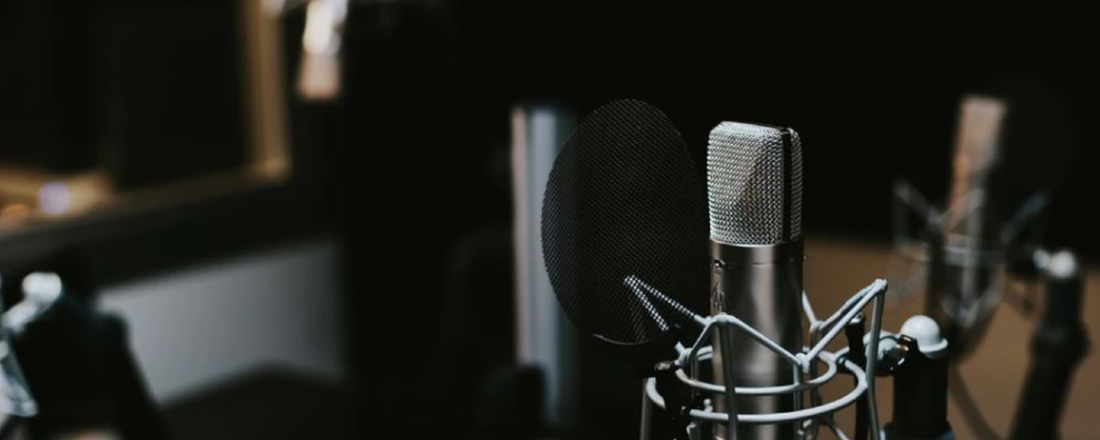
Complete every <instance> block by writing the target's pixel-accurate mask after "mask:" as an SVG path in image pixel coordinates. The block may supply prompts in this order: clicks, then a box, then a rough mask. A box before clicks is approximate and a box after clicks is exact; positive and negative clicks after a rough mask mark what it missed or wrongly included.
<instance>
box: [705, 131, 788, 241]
mask: <svg viewBox="0 0 1100 440" xmlns="http://www.w3.org/2000/svg"><path fill="white" fill-rule="evenodd" d="M707 193H708V196H709V199H710V204H709V205H710V236H711V240H713V241H715V242H718V243H723V244H729V245H769V244H777V243H782V242H787V241H791V240H796V239H798V238H800V237H801V236H802V144H801V141H800V139H799V137H798V133H796V132H795V131H794V130H791V129H787V128H776V127H768V126H762V125H753V124H743V123H739V122H723V123H721V124H718V126H717V127H715V128H714V130H711V132H710V144H709V146H708V148H707Z"/></svg>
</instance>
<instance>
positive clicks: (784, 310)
mask: <svg viewBox="0 0 1100 440" xmlns="http://www.w3.org/2000/svg"><path fill="white" fill-rule="evenodd" d="M707 189H708V195H709V199H710V224H711V227H710V230H711V241H712V247H711V256H712V258H713V263H714V264H713V270H712V272H711V286H712V289H711V312H712V313H715V314H718V313H727V314H729V315H732V316H734V317H736V318H738V319H740V320H742V321H744V322H745V323H746V324H748V325H750V326H752V327H753V328H755V329H756V330H757V331H759V332H760V333H762V334H763V335H764V336H766V337H768V338H769V339H771V340H773V341H775V342H776V343H778V344H780V345H781V346H783V348H785V349H787V350H789V351H792V352H798V351H800V350H801V349H802V321H801V307H800V304H801V298H802V260H803V245H802V233H801V232H802V231H801V228H802V218H801V215H802V158H801V143H800V140H799V138H798V134H797V133H796V132H795V131H794V130H791V129H787V128H775V127H765V126H758V125H751V124H741V123H734V122H723V123H721V124H719V125H718V126H717V127H715V129H714V130H712V131H711V134H710V145H709V148H708V151H707ZM727 339H728V340H727ZM713 342H714V344H712V346H713V347H715V348H714V357H713V359H712V361H711V364H712V367H713V374H714V379H715V380H714V382H715V383H720V384H723V385H724V386H726V387H737V386H741V387H765V386H778V385H787V384H791V383H793V382H794V379H795V377H794V375H795V374H798V373H797V369H796V368H795V367H794V366H793V365H791V364H790V363H788V362H786V361H785V360H784V359H783V358H781V357H780V356H779V355H777V354H776V353H774V352H772V351H771V350H769V349H767V348H766V347H765V346H763V345H762V344H760V343H759V342H757V341H755V340H753V339H752V338H751V337H749V336H747V335H745V334H744V333H742V332H740V331H725V332H719V334H718V335H717V337H716V340H714V341H713ZM730 364H732V366H733V368H732V369H731V371H732V372H733V375H734V377H726V376H727V375H726V374H725V371H726V370H725V369H726V368H728V367H729V366H730ZM715 402H716V409H718V410H719V411H723V412H736V413H740V414H765V413H777V412H787V411H792V410H794V409H796V408H797V405H798V399H797V393H790V394H782V395H777V396H751V397H750V396H741V397H739V398H738V399H737V401H736V404H737V408H725V401H724V399H721V398H719V399H715ZM737 428H738V434H739V435H738V439H739V440H746V439H748V440H780V439H781V440H791V439H794V438H795V427H794V424H791V423H780V424H769V425H747V424H739V425H738V427H737ZM728 429H729V428H728V427H727V426H725V425H722V424H718V425H716V426H715V429H714V437H715V438H716V439H723V440H727V439H726V437H727V430H728Z"/></svg>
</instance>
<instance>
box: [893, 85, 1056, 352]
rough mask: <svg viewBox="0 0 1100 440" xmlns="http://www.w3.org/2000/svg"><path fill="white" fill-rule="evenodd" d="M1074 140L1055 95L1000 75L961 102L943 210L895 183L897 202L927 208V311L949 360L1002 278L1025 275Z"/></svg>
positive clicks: (969, 342) (970, 337) (975, 338)
mask: <svg viewBox="0 0 1100 440" xmlns="http://www.w3.org/2000/svg"><path fill="white" fill-rule="evenodd" d="M1075 142H1076V136H1075V132H1074V130H1073V124H1072V119H1071V117H1070V112H1069V110H1068V107H1067V105H1066V103H1065V102H1063V101H1062V99H1061V98H1060V97H1059V96H1058V95H1057V94H1056V93H1054V92H1053V91H1051V90H1049V89H1047V88H1045V87H1044V86H1042V85H1040V84H1038V83H1035V82H1032V81H1025V80H1017V79H1013V80H1002V81H999V82H995V83H991V84H989V85H987V86H985V87H982V88H980V89H978V90H977V91H976V92H975V93H973V94H970V95H967V96H965V97H963V99H962V101H961V102H960V105H959V118H958V127H957V129H956V138H955V153H954V158H953V164H952V170H953V172H952V182H951V187H950V193H949V196H948V200H947V203H946V208H945V209H946V211H945V212H943V213H942V214H940V213H937V212H935V210H933V209H932V208H930V207H929V205H927V204H926V203H924V202H923V201H922V200H916V199H918V198H919V196H918V195H916V193H915V191H913V190H912V189H911V188H909V187H907V186H904V185H902V186H899V188H898V196H899V198H901V199H904V200H903V201H904V202H905V203H908V204H910V207H912V208H915V209H918V210H919V209H924V210H925V216H924V217H925V221H926V222H927V224H926V226H927V230H926V231H925V234H926V237H924V239H923V243H920V244H922V245H923V246H925V249H926V250H927V252H928V256H927V262H928V267H927V271H928V272H927V283H928V284H927V295H926V303H925V307H926V313H927V314H928V315H929V316H931V317H932V318H933V319H935V320H936V322H937V323H938V324H939V325H940V327H941V328H942V329H943V331H944V334H945V336H946V337H947V338H948V340H950V341H951V349H950V350H951V353H950V354H951V356H952V357H956V358H957V357H962V356H966V355H967V354H968V353H970V352H972V351H973V350H974V348H975V347H976V345H977V344H978V342H979V340H980V339H981V337H982V335H983V334H984V332H985V329H986V328H987V325H988V323H989V320H990V317H991V316H992V313H993V310H994V307H995V306H996V305H997V304H999V303H1000V302H1001V300H1002V299H1003V298H1004V297H1005V296H1006V295H1007V294H1009V293H1011V292H1009V290H1010V288H1011V286H1010V285H1008V284H1007V283H1006V275H1008V274H1012V275H1027V276H1030V275H1033V272H1034V271H1033V270H1032V269H1031V268H1032V265H1031V264H1030V262H1031V260H1032V254H1033V253H1034V252H1035V251H1036V250H1037V249H1038V247H1039V245H1040V242H1041V240H1042V233H1043V226H1044V224H1043V220H1044V217H1045V216H1044V214H1045V209H1046V205H1047V202H1048V200H1049V194H1050V193H1051V192H1052V191H1053V190H1055V189H1057V187H1058V186H1059V184H1060V183H1061V182H1062V180H1064V177H1065V175H1066V167H1067V166H1068V165H1069V163H1070V160H1071V157H1072V152H1073V150H1074V146H1075ZM895 215H896V214H895ZM895 220H898V219H895ZM898 284H899V285H902V283H898Z"/></svg>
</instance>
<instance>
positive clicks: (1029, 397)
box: [1011, 251, 1088, 440]
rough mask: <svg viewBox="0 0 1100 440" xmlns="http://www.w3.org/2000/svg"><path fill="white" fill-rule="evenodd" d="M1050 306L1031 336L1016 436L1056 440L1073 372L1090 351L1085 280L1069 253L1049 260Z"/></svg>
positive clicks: (1014, 439) (1017, 438) (1020, 439)
mask: <svg viewBox="0 0 1100 440" xmlns="http://www.w3.org/2000/svg"><path fill="white" fill-rule="evenodd" d="M1043 272H1044V275H1045V278H1046V285H1047V289H1046V309H1045V311H1044V313H1043V318H1042V321H1040V322H1039V326H1038V327H1036V328H1035V332H1034V333H1033V334H1032V336H1031V368H1030V370H1029V372H1028V376H1027V381H1026V385H1025V386H1024V393H1023V396H1022V397H1021V399H1020V404H1019V405H1018V406H1017V411H1016V417H1015V423H1014V424H1013V429H1012V436H1011V439H1012V440H1039V439H1057V438H1058V437H1059V435H1058V421H1059V418H1060V415H1061V413H1062V408H1063V406H1064V404H1065V401H1066V394H1067V392H1068V391H1069V385H1070V381H1071V379H1072V378H1073V372H1074V370H1075V369H1076V368H1077V366H1078V365H1079V364H1080V362H1081V358H1082V357H1084V354H1085V352H1086V351H1087V350H1088V340H1087V337H1086V335H1085V328H1084V325H1083V324H1082V322H1081V293H1082V290H1083V285H1082V282H1081V272H1080V268H1079V267H1078V264H1077V260H1076V258H1075V257H1074V256H1073V254H1072V253H1070V252H1065V251H1062V252H1058V253H1056V254H1054V255H1052V256H1050V257H1049V259H1047V262H1046V265H1045V267H1044V271H1043Z"/></svg>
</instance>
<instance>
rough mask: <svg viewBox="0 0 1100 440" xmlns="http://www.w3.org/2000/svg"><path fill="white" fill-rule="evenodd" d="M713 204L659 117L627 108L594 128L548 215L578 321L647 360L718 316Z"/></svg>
mask: <svg viewBox="0 0 1100 440" xmlns="http://www.w3.org/2000/svg"><path fill="white" fill-rule="evenodd" d="M705 195H706V193H705V192H704V191H703V186H702V182H701V179H700V178H699V175H698V171H697V170H696V168H695V166H694V164H693V162H692V160H691V156H690V155H689V153H688V150H687V147H686V145H685V144H684V141H683V139H682V138H681V136H680V133H679V132H678V131H677V130H676V128H675V126H674V125H673V124H672V121H670V120H669V119H668V117H666V116H665V115H664V113H662V112H661V111H660V110H658V109H657V108H655V107H653V106H652V105H649V104H647V103H645V102H642V101H638V100H619V101H614V102H611V103H609V104H607V105H604V106H603V107H600V108H599V109H597V110H595V111H594V112H592V113H591V114H590V115H588V116H587V117H586V118H584V120H583V121H581V123H580V124H579V125H578V126H577V128H576V130H575V131H574V132H573V134H572V136H571V137H570V138H569V141H568V142H567V143H566V145H565V147H564V148H563V149H562V151H561V153H560V154H559V155H558V158H557V160H556V161H555V163H554V168H553V170H552V171H551V172H550V179H549V182H548V183H547V187H546V195H545V199H544V202H543V203H544V205H543V214H542V244H543V252H544V255H545V260H546V268H547V271H548V272H549V275H550V282H551V284H552V285H553V287H554V293H555V294H556V295H557V298H558V301H559V302H560V303H561V306H562V309H564V310H565V313H566V315H567V316H568V317H569V319H570V320H571V321H573V323H574V324H575V325H576V326H577V327H579V328H580V329H581V330H583V331H585V332H587V333H590V334H592V335H594V336H596V337H597V338H599V339H602V340H604V341H607V342H610V343H611V344H610V346H613V347H616V348H617V349H623V350H626V351H630V352H634V353H635V354H637V355H638V356H641V357H643V358H649V357H651V354H652V353H654V350H653V349H654V348H658V350H657V351H660V350H661V349H664V350H668V349H671V344H674V343H675V337H671V338H670V335H671V334H672V333H675V332H674V330H675V329H676V328H678V327H681V328H686V327H688V326H686V325H681V324H684V323H686V322H688V321H690V319H691V315H690V313H687V312H689V311H690V312H692V313H695V314H698V315H703V316H706V315H707V314H708V310H709V306H708V287H709V286H708V280H709V273H710V272H709V270H710V269H709V266H708V262H709V257H708V247H707V246H708V224H707V203H706V198H705ZM659 298H666V299H670V300H672V301H665V300H663V299H659ZM677 309H680V310H677ZM684 309H686V310H684ZM655 345H660V346H662V347H654V346H655ZM662 354H663V355H665V357H667V352H665V353H662ZM650 365H652V364H650Z"/></svg>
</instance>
